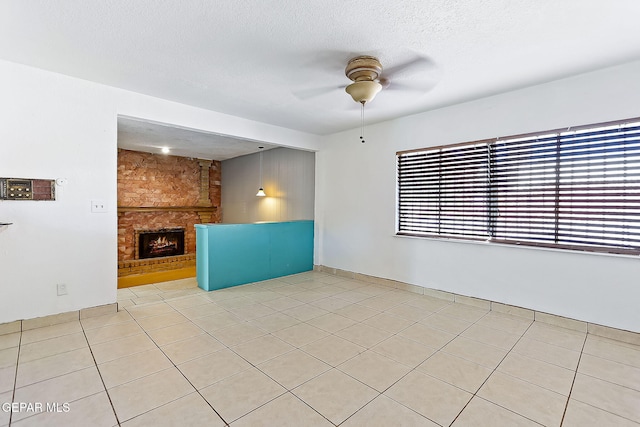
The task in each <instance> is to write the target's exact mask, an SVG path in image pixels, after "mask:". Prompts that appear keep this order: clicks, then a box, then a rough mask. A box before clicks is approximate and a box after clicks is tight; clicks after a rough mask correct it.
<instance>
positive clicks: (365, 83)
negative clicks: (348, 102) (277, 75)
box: [294, 54, 437, 105]
mask: <svg viewBox="0 0 640 427" xmlns="http://www.w3.org/2000/svg"><path fill="white" fill-rule="evenodd" d="M327 71H328V70H327ZM436 71H437V66H436V64H435V63H434V62H433V60H431V59H430V58H428V57H427V56H424V55H418V54H414V55H413V57H412V58H410V59H409V60H406V61H404V62H402V63H400V64H397V65H395V66H391V67H389V68H385V69H383V67H382V64H381V62H380V60H379V59H378V58H377V57H375V56H371V55H359V56H355V57H352V58H351V59H349V61H348V62H347V65H346V67H345V69H344V73H345V75H346V76H347V77H348V78H349V80H351V82H352V83H351V84H349V85H340V86H330V87H321V88H313V89H308V90H304V91H298V92H295V93H294V94H295V95H296V97H298V98H299V99H302V100H305V99H308V98H313V97H316V96H320V95H323V94H326V93H329V92H332V91H333V90H335V89H344V90H345V91H346V92H347V93H348V94H349V95H351V98H353V100H354V101H355V102H357V103H360V104H362V105H364V104H366V103H368V102H371V101H372V100H373V99H374V98H375V96H376V95H377V94H378V93H379V92H380V91H381V90H385V91H386V90H393V91H397V90H403V91H419V92H423V93H424V92H427V91H429V90H430V89H432V88H433V87H434V86H435V84H436V83H437V80H436V75H437V72H436Z"/></svg>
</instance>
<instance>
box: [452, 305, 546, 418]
mask: <svg viewBox="0 0 640 427" xmlns="http://www.w3.org/2000/svg"><path fill="white" fill-rule="evenodd" d="M489 313H491V310H490V311H489ZM489 313H487V314H486V315H485V316H487V315H488V314H489ZM485 316H482V317H481V318H480V319H478V321H477V322H479V321H480V320H481V319H482V318H484V317H485ZM477 322H476V323H477ZM534 323H535V319H534V320H533V321H532V322H531V323H530V324H529V326H527V329H525V331H524V332H523V333H522V334H521V335H520V338H518V339H517V340H516V342H515V343H513V345H512V346H511V348H510V349H509V350H508V351H507V353H506V354H505V355H504V357H503V358H502V359H500V362H498V364H497V365H496V367H495V368H493V370H492V371H491V373H490V374H489V375H488V376H487V378H485V380H484V381H483V382H482V384H480V386H479V387H478V389H477V390H476V391H475V392H473V396H472V397H471V399H469V401H468V402H467V403H466V404H465V405H464V406H463V408H462V409H461V410H460V412H458V415H456V417H455V418H454V419H453V421H452V422H451V424H450V425H452V424H453V423H455V422H456V420H457V419H458V417H460V415H461V414H462V412H464V410H465V409H466V408H467V406H468V405H469V403H470V402H471V401H472V400H473V398H474V397H477V398H479V399H483V398H482V397H481V396H478V392H479V391H480V389H481V388H482V387H483V386H484V385H485V384H486V383H487V381H489V378H491V376H492V375H493V374H494V373H495V372H496V371H497V370H498V367H499V366H500V365H501V364H502V362H504V360H505V359H506V358H507V356H509V354H511V351H513V349H514V348H515V347H516V345H518V343H519V342H520V340H521V339H522V338H523V337H524V335H525V334H526V333H527V331H528V330H529V329H530V328H531V326H533V324H534ZM474 325H475V323H474ZM472 326H473V325H472ZM470 327H471V326H469V328H470ZM469 328H467V329H469ZM465 330H466V329H465ZM463 332H464V331H463ZM461 334H462V332H461ZM465 360H466V359H465ZM527 382H528V381H527ZM483 400H486V399H483ZM488 402H491V401H488ZM491 403H493V404H494V405H496V406H499V407H501V408H503V409H505V410H507V411H509V412H511V413H514V414H516V415H519V416H521V417H523V418H526V419H528V420H530V421H532V422H536V421H534V420H532V419H530V418H528V417H526V416H524V415H522V414H519V413H517V412H515V411H512V410H511V409H509V408H505V407H504V406H502V405H498V404H497V403H495V402H491ZM538 424H539V423H538Z"/></svg>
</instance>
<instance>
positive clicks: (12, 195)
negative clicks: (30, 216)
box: [0, 178, 56, 200]
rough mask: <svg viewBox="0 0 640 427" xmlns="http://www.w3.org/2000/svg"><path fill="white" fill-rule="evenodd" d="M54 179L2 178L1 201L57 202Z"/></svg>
mask: <svg viewBox="0 0 640 427" xmlns="http://www.w3.org/2000/svg"><path fill="white" fill-rule="evenodd" d="M55 183H56V182H55V180H53V179H26V178H0V200H55V199H56V193H55V190H56V186H55Z"/></svg>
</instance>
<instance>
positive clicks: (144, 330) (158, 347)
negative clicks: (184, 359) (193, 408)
mask: <svg viewBox="0 0 640 427" xmlns="http://www.w3.org/2000/svg"><path fill="white" fill-rule="evenodd" d="M170 299H171V298H170ZM159 302H160V303H162V304H166V305H167V306H169V307H171V309H172V310H173V311H175V312H177V313H180V311H179V310H177V309H176V308H174V307H173V306H172V305H171V304H169V303H167V300H165V299H163V300H162V301H159ZM125 310H126V311H127V313H129V310H127V308H126V307H125ZM180 314H182V313H180ZM129 315H130V316H131V318H132V319H133V321H134V322H136V325H138V326H139V327H140V329H142V331H143V332H144V334H145V335H146V336H147V337H148V338H149V339H150V340H151V342H153V344H155V346H156V348H157V349H158V350H160V352H161V353H162V354H163V355H164V357H166V358H167V360H169V362H170V363H171V365H173V367H174V368H176V370H177V371H178V372H179V373H180V375H182V377H183V378H184V379H185V380H186V381H187V382H188V383H189V385H190V386H191V387H193V389H194V390H195V392H196V393H198V395H199V396H200V397H202V399H203V400H204V401H205V402H206V403H207V405H209V407H210V408H211V410H212V411H213V412H214V413H215V414H216V415H217V416H218V417H220V419H221V420H222V422H223V423H224V424H225V426H229V425H230V423H228V422H227V421H226V420H225V419H224V418H223V417H222V415H220V413H218V411H216V409H215V408H214V407H213V405H211V403H209V401H208V400H207V399H206V398H205V397H204V396H203V395H202V393H200V390H198V388H197V387H196V386H195V385H193V383H192V382H191V380H189V378H187V377H186V375H185V374H184V373H183V372H182V371H181V370H180V368H178V365H176V364H175V363H174V362H173V360H171V358H170V357H169V356H167V354H166V353H165V352H164V350H163V349H162V347H160V345H158V343H157V342H156V341H155V340H154V339H153V338H152V337H151V335H149V332H148V331H147V330H146V329H145V328H144V327H142V325H140V323H138V319H136V318H135V317H134V316H132V315H131V313H129ZM148 317H153V316H148ZM185 317H186V316H185ZM187 319H188V320H189V322H190V323H191V324H193V325H194V326H196V327H198V328H199V329H201V330H202V331H203V332H204V333H205V334H207V335H209V336H210V337H212V338H213V339H216V338H215V337H214V336H212V335H211V334H209V332H207V331H205V330H204V329H202V328H201V327H200V326H199V325H196V324H195V323H193V321H192V320H191V319H189V318H187ZM186 339H189V338H186ZM179 341H182V340H178V341H176V342H179ZM221 344H223V345H224V346H225V347H227V346H226V345H225V344H224V343H221ZM227 348H229V347H227ZM125 357H126V356H125ZM203 357H204V356H203ZM167 369H169V368H167ZM158 372H161V371H158ZM149 375H153V374H149ZM149 375H146V376H149ZM142 378H144V377H142ZM132 381H135V380H132ZM129 382H131V381H129ZM183 397H184V396H180V397H178V398H177V399H173V400H172V401H170V402H167V403H164V404H162V405H160V406H158V407H155V408H152V409H149V410H148V411H145V412H143V413H142V414H138V415H136V416H135V417H133V418H131V419H134V418H136V417H139V416H140V415H143V414H146V413H148V412H151V411H153V410H155V409H158V408H160V407H162V406H164V405H167V404H169V403H172V402H175V401H177V400H179V399H182V398H183Z"/></svg>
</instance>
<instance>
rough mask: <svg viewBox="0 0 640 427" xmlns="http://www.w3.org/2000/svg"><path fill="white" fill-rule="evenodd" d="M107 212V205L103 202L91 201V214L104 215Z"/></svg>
mask: <svg viewBox="0 0 640 427" xmlns="http://www.w3.org/2000/svg"><path fill="white" fill-rule="evenodd" d="M106 211H107V203H106V202H105V201H104V200H92V201H91V212H93V213H104V212H106Z"/></svg>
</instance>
